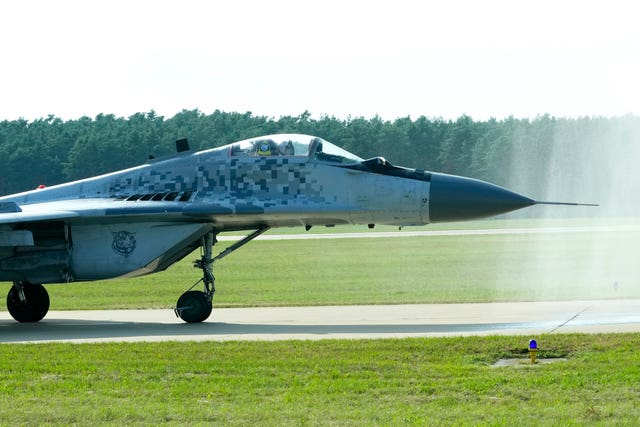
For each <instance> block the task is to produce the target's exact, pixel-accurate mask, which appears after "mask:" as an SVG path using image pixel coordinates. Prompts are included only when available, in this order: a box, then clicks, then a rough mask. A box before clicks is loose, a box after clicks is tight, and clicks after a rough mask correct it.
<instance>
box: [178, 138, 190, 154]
mask: <svg viewBox="0 0 640 427" xmlns="http://www.w3.org/2000/svg"><path fill="white" fill-rule="evenodd" d="M189 150H190V148H189V140H187V138H181V139H178V140H176V151H177V152H178V153H183V152H185V151H189Z"/></svg>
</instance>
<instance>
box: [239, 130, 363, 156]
mask: <svg viewBox="0 0 640 427" xmlns="http://www.w3.org/2000/svg"><path fill="white" fill-rule="evenodd" d="M228 149H229V153H230V155H231V156H233V157H258V156H296V157H309V158H314V159H317V160H321V161H325V162H332V163H355V162H362V159H361V158H360V157H358V156H356V155H355V154H351V153H349V152H348V151H346V150H343V149H342V148H340V147H338V146H336V145H334V144H332V143H330V142H328V141H325V140H324V139H322V138H318V137H316V136H309V135H300V134H277V135H268V136H261V137H257V138H251V139H246V140H244V141H240V142H236V143H234V144H231V145H230V146H228Z"/></svg>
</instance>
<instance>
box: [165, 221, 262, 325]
mask: <svg viewBox="0 0 640 427" xmlns="http://www.w3.org/2000/svg"><path fill="white" fill-rule="evenodd" d="M269 228H270V227H267V226H264V227H261V228H258V229H257V230H256V231H254V232H253V233H251V234H249V235H248V236H246V237H244V238H243V239H241V240H239V241H237V242H236V243H234V244H233V245H231V246H229V247H228V248H227V249H225V250H224V251H222V252H220V254H218V255H217V256H216V257H213V258H212V253H213V245H215V244H216V243H217V239H216V235H217V234H218V233H217V232H216V231H210V232H208V233H207V234H205V235H204V236H203V237H202V256H201V257H200V259H198V260H196V261H194V263H193V266H194V267H196V268H199V269H201V270H202V279H200V280H198V281H197V282H196V283H194V284H193V286H191V287H190V288H189V289H188V290H187V291H186V292H185V293H183V294H182V295H181V296H180V298H178V303H177V304H176V308H175V309H174V312H175V313H176V316H177V317H179V318H181V319H182V320H184V321H185V322H187V323H197V322H203V321H205V320H207V318H208V317H209V315H210V314H211V310H212V309H213V308H212V305H211V301H212V300H213V294H214V293H215V292H216V287H215V281H216V278H215V277H214V276H213V262H214V261H217V260H219V259H222V258H224V257H225V256H227V255H229V254H230V253H231V252H233V251H235V250H236V249H238V248H240V247H241V246H244V245H245V244H247V243H249V242H250V241H252V240H253V239H255V238H256V237H258V236H259V235H261V234H262V233H264V232H265V231H267V230H268V229H269ZM199 283H202V284H203V285H204V290H203V291H194V290H192V289H193V288H195V287H196V286H197V285H198V284H199Z"/></svg>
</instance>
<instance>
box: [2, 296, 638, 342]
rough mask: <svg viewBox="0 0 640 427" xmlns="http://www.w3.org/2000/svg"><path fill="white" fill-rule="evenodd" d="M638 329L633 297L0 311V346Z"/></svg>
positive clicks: (598, 331) (371, 337)
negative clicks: (204, 316) (22, 316)
mask: <svg viewBox="0 0 640 427" xmlns="http://www.w3.org/2000/svg"><path fill="white" fill-rule="evenodd" d="M570 332H581V333H602V332H640V299H636V300H598V301H559V302H509V303H487V304H412V305H370V306H366V305H363V306H331V307H264V308H218V309H217V308H214V311H213V314H212V315H211V317H210V318H209V320H208V321H206V322H203V323H199V324H186V323H183V322H182V321H181V320H180V319H177V318H176V317H175V315H174V314H173V312H172V311H171V310H167V309H165V310H107V311H50V312H49V313H48V314H47V317H46V318H45V319H43V320H42V321H40V322H38V323H32V324H29V323H17V322H15V321H14V320H13V319H11V317H10V315H9V314H8V313H7V312H0V343H18V342H20V343H25V342H51V341H60V342H114V341H116V342H117V341H225V340H317V339H344V338H346V339H375V338H400V337H435V336H453V335H465V336H466V335H505V334H510V335H534V334H544V333H554V334H557V333H570Z"/></svg>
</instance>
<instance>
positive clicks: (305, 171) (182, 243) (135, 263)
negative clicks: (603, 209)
mask: <svg viewBox="0 0 640 427" xmlns="http://www.w3.org/2000/svg"><path fill="white" fill-rule="evenodd" d="M176 146H177V153H176V154H174V155H172V156H170V157H167V158H161V159H152V160H150V161H148V162H147V163H146V164H144V165H141V166H137V167H133V168H130V169H125V170H122V171H118V172H113V173H109V174H106V175H102V176H97V177H93V178H88V179H83V180H80V181H75V182H70V183H66V184H61V185H56V186H52V187H46V188H39V189H36V190H33V191H27V192H24V193H19V194H14V195H9V196H4V197H0V281H11V282H13V286H12V287H11V289H10V290H9V293H8V295H7V308H8V310H9V313H10V314H11V316H12V317H13V318H14V319H16V320H17V321H19V322H37V321H39V320H41V319H42V318H43V317H44V316H45V315H46V314H47V311H48V309H49V295H48V293H47V291H46V289H45V288H44V287H43V284H49V283H68V282H76V281H89V280H99V279H108V278H114V277H134V276H140V275H145V274H150V273H154V272H157V271H161V270H165V269H166V268H168V267H169V266H170V265H172V264H173V263H175V262H176V261H178V260H180V259H182V258H183V257H185V256H186V255H188V254H189V253H191V252H192V251H193V250H194V249H197V248H198V247H202V252H203V255H202V257H201V258H200V259H199V260H197V261H196V262H195V267H197V268H198V269H200V270H202V274H203V276H202V279H200V281H199V282H197V283H196V284H195V285H193V286H192V287H191V288H190V289H189V290H188V291H186V292H185V293H184V294H182V295H181V296H180V298H179V299H178V302H177V305H176V308H175V312H176V315H177V316H179V317H180V318H181V319H183V320H184V321H186V322H202V321H204V320H205V319H207V318H208V317H209V315H210V314H211V311H212V298H213V294H214V292H215V278H214V275H213V263H214V261H216V260H219V259H221V258H223V257H225V256H227V255H228V254H229V253H231V252H233V251H235V250H236V249H238V248H240V247H241V246H243V245H244V244H246V243H248V242H249V241H251V240H253V239H255V238H256V237H258V236H259V235H261V234H262V233H264V232H265V231H267V230H269V229H270V228H272V227H295V226H300V227H305V228H306V229H307V230H309V229H310V228H311V227H313V226H333V225H337V224H367V225H369V227H373V226H374V224H392V225H398V226H408V225H425V224H428V223H436V222H445V221H464V220H471V219H476V218H483V217H488V216H492V215H498V214H502V213H506V212H510V211H513V210H516V209H520V208H523V207H526V206H531V205H536V204H543V203H552V204H553V202H540V201H535V200H532V199H530V198H528V197H524V196H522V195H519V194H517V193H514V192H512V191H509V190H507V189H504V188H502V187H499V186H496V185H493V184H490V183H487V182H484V181H479V180H476V179H472V178H466V177H461V176H455V175H447V174H442V173H435V172H428V171H424V170H420V169H409V168H404V167H399V166H395V165H392V164H390V163H389V162H388V161H386V160H385V159H384V158H381V157H377V158H372V159H368V160H364V159H361V158H360V157H358V156H356V155H354V154H351V153H349V152H347V151H345V150H344V149H342V148H340V147H338V146H336V145H334V144H331V143H330V142H328V141H325V140H323V139H321V138H318V137H314V136H308V135H299V134H279V135H270V136H263V137H257V138H252V139H248V140H244V141H240V142H236V143H233V144H229V145H225V146H222V147H218V148H213V149H209V150H204V151H200V152H192V151H191V150H190V149H189V146H188V142H187V141H186V140H185V139H182V140H178V141H176ZM555 204H570V205H577V204H576V203H555ZM238 230H243V231H247V235H246V237H244V238H243V239H241V240H240V241H238V242H236V243H235V244H233V245H231V246H230V247H228V248H227V249H226V250H224V251H223V252H222V253H220V254H219V255H217V256H215V257H214V256H213V253H212V252H213V249H212V248H213V246H214V244H215V243H216V236H217V235H218V234H219V233H222V232H228V231H238ZM249 231H250V232H249ZM198 284H202V288H203V289H202V290H193V288H194V287H196V286H197V285H198Z"/></svg>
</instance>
